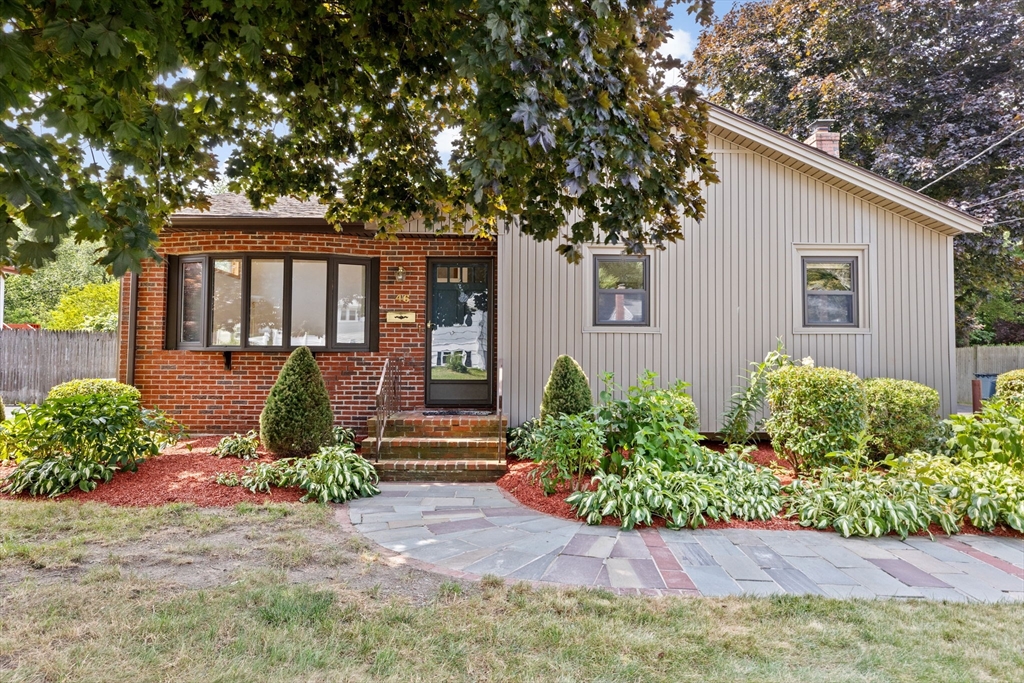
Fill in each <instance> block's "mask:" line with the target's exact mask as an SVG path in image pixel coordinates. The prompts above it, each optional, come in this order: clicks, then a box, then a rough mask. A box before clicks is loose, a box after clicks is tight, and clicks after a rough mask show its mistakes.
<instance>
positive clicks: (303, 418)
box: [260, 346, 334, 456]
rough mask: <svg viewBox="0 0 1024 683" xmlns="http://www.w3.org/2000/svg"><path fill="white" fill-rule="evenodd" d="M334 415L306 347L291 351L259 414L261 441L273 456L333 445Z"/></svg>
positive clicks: (306, 451) (314, 363)
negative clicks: (332, 428)
mask: <svg viewBox="0 0 1024 683" xmlns="http://www.w3.org/2000/svg"><path fill="white" fill-rule="evenodd" d="M333 422H334V415H333V414H332V413H331V401H330V398H329V397H328V396H327V387H326V385H325V384H324V378H323V375H321V374H320V368H319V366H317V364H316V359H314V358H313V354H312V353H311V352H310V350H309V349H308V348H306V347H305V346H300V347H299V348H297V349H295V351H293V352H292V355H291V356H289V357H288V360H287V361H285V364H284V367H282V368H281V374H280V375H278V377H277V382H275V383H274V386H273V387H272V388H271V389H270V395H269V396H267V402H266V405H264V406H263V413H262V414H261V415H260V441H262V442H263V445H264V447H266V448H267V450H269V451H270V452H271V453H275V454H277V455H287V456H301V455H309V454H310V453H315V452H316V451H317V449H319V448H320V447H321V446H325V445H327V444H329V443H331V440H332V437H333V434H332V432H331V427H332V424H333Z"/></svg>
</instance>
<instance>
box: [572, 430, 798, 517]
mask: <svg viewBox="0 0 1024 683" xmlns="http://www.w3.org/2000/svg"><path fill="white" fill-rule="evenodd" d="M701 451H702V457H700V458H695V459H694V460H693V461H691V462H690V463H689V464H690V466H691V469H685V470H680V471H674V472H672V471H666V470H665V469H664V468H663V467H662V464H661V462H660V461H658V460H656V459H650V458H646V457H640V458H638V459H635V460H633V461H630V462H627V463H626V465H625V467H624V468H623V473H622V474H621V475H620V474H615V473H607V472H600V473H598V474H596V475H594V478H593V482H594V483H595V484H596V487H595V489H594V490H591V491H579V492H576V493H573V494H572V495H570V496H569V497H568V498H567V499H566V502H567V503H569V504H570V505H572V506H573V507H575V508H576V514H577V515H579V516H580V517H582V518H583V519H585V520H586V522H587V523H588V524H600V523H601V520H602V518H603V517H605V516H613V517H618V518H619V519H620V520H621V522H622V528H624V529H630V528H632V527H634V526H635V525H637V524H648V525H649V524H651V523H652V520H653V518H654V517H661V518H663V519H664V520H665V521H666V523H667V525H668V526H669V527H671V528H679V527H683V526H689V527H698V526H701V525H703V524H705V523H706V521H707V518H710V519H727V518H729V517H732V516H735V517H738V518H740V519H746V520H750V519H770V518H771V517H774V516H775V514H776V513H778V511H779V510H780V509H781V507H782V498H781V497H780V495H779V494H780V486H779V482H778V480H777V479H776V478H775V477H774V476H773V475H772V474H771V473H770V472H768V471H766V470H762V469H759V468H757V467H756V466H754V465H752V464H750V463H748V462H745V461H743V460H741V459H740V458H739V457H738V454H737V453H736V452H735V451H731V452H728V453H724V454H723V453H716V452H714V451H711V450H708V449H701Z"/></svg>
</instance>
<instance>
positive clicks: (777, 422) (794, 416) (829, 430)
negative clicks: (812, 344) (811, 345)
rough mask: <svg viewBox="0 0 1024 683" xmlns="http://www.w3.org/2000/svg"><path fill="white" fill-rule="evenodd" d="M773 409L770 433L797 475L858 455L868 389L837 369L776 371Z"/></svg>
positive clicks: (771, 395) (771, 393)
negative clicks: (831, 457) (833, 456)
mask: <svg viewBox="0 0 1024 683" xmlns="http://www.w3.org/2000/svg"><path fill="white" fill-rule="evenodd" d="M768 405H769V407H770V408H771V411H772V414H771V417H769V418H768V420H766V421H765V424H764V426H765V430H766V431H767V432H768V435H769V436H771V439H772V446H773V447H774V448H775V450H776V451H778V452H779V454H780V455H783V456H784V457H786V458H787V459H789V461H790V463H791V464H792V465H793V468H794V469H795V470H796V471H797V472H801V471H803V470H805V469H806V468H813V467H821V466H823V465H825V464H827V457H826V456H827V455H828V454H829V453H832V452H841V451H852V450H854V449H856V448H857V445H858V439H859V436H860V435H861V433H862V432H863V431H864V427H865V426H866V423H867V406H866V401H865V396H864V383H863V382H862V381H861V380H860V378H859V377H857V375H855V374H853V373H852V372H847V371H845V370H839V369H836V368H819V367H813V366H810V365H791V366H787V367H783V368H780V369H778V370H776V371H775V372H773V373H771V374H769V375H768Z"/></svg>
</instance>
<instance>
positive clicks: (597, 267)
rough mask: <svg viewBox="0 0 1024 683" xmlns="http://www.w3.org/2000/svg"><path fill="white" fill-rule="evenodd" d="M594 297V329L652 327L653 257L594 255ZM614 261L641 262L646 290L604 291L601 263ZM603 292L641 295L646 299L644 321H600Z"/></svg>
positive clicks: (647, 255)
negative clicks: (598, 313)
mask: <svg viewBox="0 0 1024 683" xmlns="http://www.w3.org/2000/svg"><path fill="white" fill-rule="evenodd" d="M593 258H594V282H593V286H594V296H593V299H594V301H593V310H592V311H591V315H592V316H593V320H594V327H650V326H651V257H650V255H649V254H645V255H643V256H630V255H626V254H594V255H593ZM614 261H640V262H642V263H643V265H644V288H643V289H602V288H601V263H602V262H614ZM601 292H616V293H619V294H641V295H643V298H644V319H643V320H642V321H640V322H633V321H631V320H616V321H609V320H599V319H598V315H597V308H598V304H599V302H600V300H601Z"/></svg>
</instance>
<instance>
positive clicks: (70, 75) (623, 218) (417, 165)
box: [0, 0, 715, 275]
mask: <svg viewBox="0 0 1024 683" xmlns="http://www.w3.org/2000/svg"><path fill="white" fill-rule="evenodd" d="M687 5H689V6H691V7H693V8H696V9H697V10H698V16H699V17H700V18H701V19H702V20H704V21H707V20H708V19H710V7H711V3H710V1H709V0H688V2H687ZM16 7H17V10H18V11H17V12H14V13H13V15H12V17H11V18H10V19H9V21H8V24H7V26H6V28H7V30H6V31H4V32H2V33H0V41H2V42H3V46H2V47H3V49H0V73H2V74H3V75H4V78H3V85H2V86H0V105H2V106H3V115H2V118H0V208H3V209H4V210H5V211H6V212H7V214H8V215H10V216H11V218H12V219H13V220H17V221H18V222H19V223H20V224H27V223H30V221H29V220H28V216H27V213H26V212H28V211H29V207H30V206H31V207H34V210H35V211H37V212H42V214H43V215H45V216H47V217H50V218H53V219H54V220H55V221H56V222H57V223H58V224H59V225H61V226H64V228H63V229H62V230H60V231H54V230H42V229H40V228H39V227H38V226H37V227H36V232H35V233H31V234H30V233H24V234H18V235H16V236H11V235H9V234H6V235H3V236H2V240H0V258H4V257H9V258H10V259H12V260H13V261H14V262H15V263H18V264H28V265H32V266H38V265H40V264H41V262H42V261H43V260H46V259H48V258H52V255H53V247H54V246H55V245H56V243H57V242H59V241H61V240H63V239H65V238H66V236H67V230H68V226H70V230H71V231H72V233H73V234H74V236H75V237H81V236H82V235H83V234H84V233H86V232H88V233H89V236H90V238H97V237H102V239H103V241H104V243H105V244H104V246H105V249H106V253H107V256H106V257H105V258H104V261H103V264H104V265H106V266H110V267H111V268H112V269H113V271H114V273H115V274H116V275H120V274H121V273H122V272H124V271H125V270H126V269H137V267H138V264H139V261H140V260H141V259H144V258H152V257H154V256H155V248H154V245H155V243H156V239H157V234H158V232H159V230H160V229H161V228H162V227H163V225H164V223H165V222H166V219H167V217H168V216H169V215H170V214H171V213H172V212H174V211H175V210H177V209H178V208H180V207H182V206H186V205H201V204H202V203H203V202H204V200H205V197H204V194H203V193H204V192H205V191H209V189H210V188H211V186H212V185H213V184H214V182H215V181H217V180H218V170H217V160H216V157H215V156H214V155H213V154H212V152H213V151H214V150H215V149H217V148H220V147H222V146H224V145H228V146H230V147H232V148H233V151H232V153H231V155H230V158H229V159H228V163H227V168H228V175H229V177H230V180H231V183H230V187H231V189H233V190H237V191H242V192H245V193H246V194H247V195H248V196H249V197H250V198H252V199H253V201H254V202H255V203H256V204H257V205H258V206H264V205H266V204H268V203H271V202H272V201H273V200H274V199H275V198H276V197H279V196H285V195H291V196H295V197H298V198H303V199H305V198H315V199H321V200H323V201H325V202H326V203H328V204H329V211H328V216H329V218H330V220H332V221H334V222H345V221H353V222H361V221H364V222H369V221H374V222H376V224H377V225H378V226H379V228H380V231H381V233H382V234H391V233H394V232H395V231H397V230H398V229H399V228H400V227H401V226H402V225H403V224H404V222H405V221H407V220H408V219H409V218H411V217H413V216H418V215H422V216H423V217H424V218H425V219H426V220H427V222H428V223H431V224H434V225H439V226H440V225H443V226H444V227H446V228H447V227H450V226H452V225H455V226H471V227H467V228H465V230H466V231H467V232H471V233H473V234H477V235H479V236H486V237H490V236H494V235H495V234H497V232H498V230H499V228H500V227H502V226H505V225H514V226H516V227H517V228H518V229H519V230H521V231H522V232H523V233H524V234H527V235H530V236H532V237H534V238H535V239H538V240H552V239H554V238H555V237H557V236H558V234H559V227H560V226H561V225H562V223H563V222H564V221H563V218H562V217H563V216H565V215H567V214H569V213H572V212H575V213H577V215H578V216H579V218H580V220H578V221H576V222H574V223H573V224H572V225H571V226H570V227H569V228H568V241H567V244H564V245H560V247H563V248H561V249H560V250H559V253H561V254H563V255H564V256H566V257H567V258H570V259H578V257H579V249H578V245H580V244H583V243H587V242H591V241H593V240H594V239H595V238H596V239H602V240H605V241H607V242H609V243H614V244H622V245H623V246H624V247H625V248H627V249H629V250H630V251H631V252H636V251H638V250H642V249H643V245H645V244H655V245H661V244H663V243H665V242H669V241H672V240H675V239H678V238H679V237H680V236H681V222H680V221H681V218H682V217H684V216H685V217H690V218H695V219H699V218H700V217H701V216H702V215H703V213H704V200H703V198H702V195H701V184H702V183H704V182H712V181H714V180H715V174H714V169H713V167H712V163H711V161H710V154H709V153H708V150H707V145H706V135H705V133H704V123H705V115H706V111H705V107H704V105H703V104H701V103H700V101H699V99H698V94H697V91H696V89H695V88H694V87H693V86H691V85H687V86H685V87H674V88H666V87H665V75H666V73H667V69H669V68H672V67H673V66H675V64H674V63H670V62H669V61H666V60H663V59H662V58H661V57H660V56H659V55H658V54H657V49H658V47H659V46H660V45H661V44H662V43H663V42H664V40H665V36H666V35H667V32H668V24H667V20H668V17H669V13H668V12H667V11H666V10H665V7H663V4H662V3H658V2H650V1H648V0H643V1H641V2H639V3H630V4H621V3H617V2H616V3H613V2H604V1H602V2H598V3H596V4H593V3H590V2H586V1H584V0H572V1H571V2H568V3H564V2H562V3H558V4H557V5H556V4H554V3H551V2H550V1H549V0H526V1H525V2H516V3H506V2H499V1H497V0H482V1H481V2H477V3H469V4H467V3H462V2H449V3H440V4H433V5H429V6H428V5H422V4H416V3H406V4H401V5H394V4H384V5H380V4H376V5H375V4H373V3H344V2H343V3H340V4H339V3H330V4H327V5H325V4H323V3H312V2H288V3H280V2H276V0H244V1H238V2H236V1H234V0H207V1H206V2H203V3H201V4H198V5H193V6H191V7H188V8H186V7H185V6H183V5H181V4H176V3H166V4H157V5H153V4H152V3H145V4H140V3H136V2H133V1H132V0H118V1H114V2H104V3H98V4H97V3H89V2H84V3H47V2H42V1H41V0H26V1H25V2H22V3H17V4H16ZM183 12H186V13H187V14H183ZM168 112H173V114H174V115H173V116H171V115H170V114H169V113H168ZM171 119H174V125H154V124H153V122H154V121H157V120H159V121H161V122H164V123H165V124H166V123H167V122H168V121H170V120H171ZM40 122H43V123H44V129H45V131H46V132H45V133H37V132H35V131H38V130H39V125H38V124H39V123H40ZM444 129H458V130H459V131H460V137H459V140H458V141H457V143H456V145H455V152H454V154H453V155H452V158H451V161H450V163H449V165H448V167H447V168H443V167H442V164H441V159H440V157H439V155H438V152H437V150H436V149H435V139H436V137H437V135H438V133H439V132H440V131H442V130H444ZM16 138H17V139H16ZM94 159H95V163H94ZM37 167H38V168H37ZM570 167H571V168H572V169H573V170H572V171H569V170H568V169H569V168H570ZM7 180H11V181H14V182H12V183H8V182H4V181H7ZM691 180H692V181H694V182H690V181H691ZM83 219H84V220H83ZM87 225H88V226H90V227H89V229H88V230H87V229H86V227H85V226H87Z"/></svg>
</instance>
